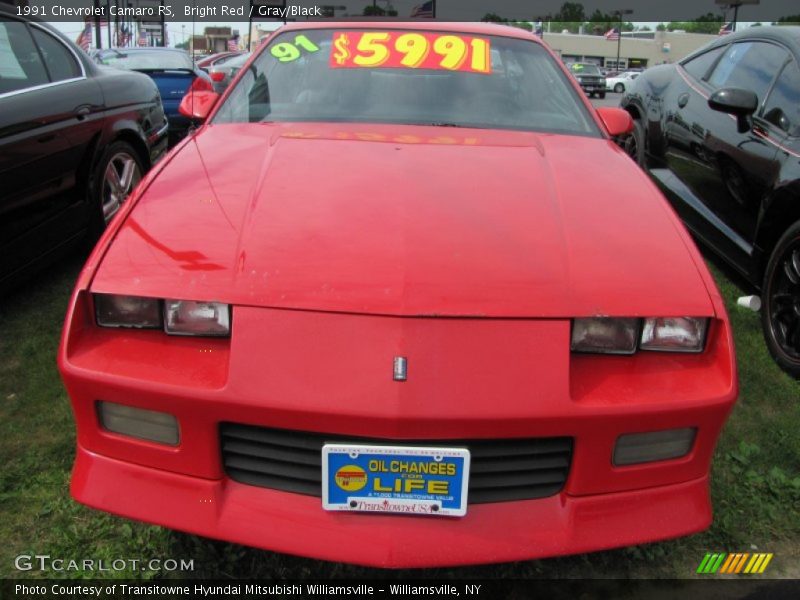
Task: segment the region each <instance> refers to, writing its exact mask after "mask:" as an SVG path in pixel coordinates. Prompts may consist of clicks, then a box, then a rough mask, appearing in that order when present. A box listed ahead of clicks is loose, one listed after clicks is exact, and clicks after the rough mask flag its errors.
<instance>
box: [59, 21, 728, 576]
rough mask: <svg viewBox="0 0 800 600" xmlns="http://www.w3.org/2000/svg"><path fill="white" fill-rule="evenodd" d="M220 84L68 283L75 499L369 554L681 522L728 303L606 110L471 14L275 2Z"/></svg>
mask: <svg viewBox="0 0 800 600" xmlns="http://www.w3.org/2000/svg"><path fill="white" fill-rule="evenodd" d="M494 52H496V53H497V56H499V57H500V59H501V61H502V64H501V65H499V68H496V67H498V65H497V64H496V63H495V61H492V60H488V59H489V57H491V56H493V53H494ZM415 67H416V68H415ZM267 82H268V84H269V85H267ZM224 98H225V100H224V101H221V100H220V99H219V96H218V95H217V94H215V93H213V92H191V93H190V95H188V96H187V97H186V98H185V99H184V101H183V102H182V104H181V110H182V111H183V112H184V113H185V114H187V115H190V116H191V118H192V119H194V120H195V121H198V122H203V123H204V124H203V125H201V126H200V127H199V128H198V129H197V131H196V133H195V134H194V136H193V138H192V143H191V144H183V145H181V146H179V147H178V148H177V149H176V151H175V153H174V154H173V155H172V156H171V157H170V160H169V162H168V163H166V164H163V163H162V165H159V166H157V167H156V170H157V172H156V173H154V174H153V176H152V177H151V178H149V179H148V184H147V185H143V186H140V187H139V188H138V191H137V194H136V198H135V199H134V200H133V201H131V202H129V203H128V206H127V208H126V211H125V215H124V218H122V219H118V220H115V221H114V223H113V231H111V232H110V233H109V235H108V236H106V237H105V238H104V240H103V243H102V244H101V245H100V246H98V248H97V249H96V250H95V253H94V254H93V256H92V257H90V259H89V263H88V266H87V267H86V268H85V269H84V271H83V272H82V274H81V277H80V279H79V281H78V282H77V285H76V289H75V292H74V295H73V298H72V301H71V305H70V308H69V312H68V315H67V317H66V321H65V329H64V333H63V337H62V345H61V348H60V351H59V368H60V371H61V374H62V376H63V378H64V382H65V384H66V387H67V390H68V392H69V395H70V397H71V400H72V406H73V410H74V413H75V418H76V422H77V429H78V446H77V458H76V463H75V467H74V470H73V474H72V486H71V490H72V494H73V496H74V497H75V498H76V499H77V500H78V501H80V502H82V503H85V504H88V505H89V506H92V507H95V508H98V509H102V510H106V511H110V512H112V513H114V514H116V515H122V516H125V517H129V518H133V519H137V520H140V521H147V522H152V523H159V524H161V525H165V526H168V527H174V528H177V529H179V530H183V531H187V532H193V533H196V534H200V535H206V536H210V537H213V538H216V539H224V540H231V541H235V542H237V543H243V544H249V545H252V546H257V547H261V548H268V549H272V550H277V551H281V552H287V553H291V554H298V555H304V556H313V557H317V558H323V559H327V560H336V561H344V562H348V563H360V564H368V565H376V566H382V567H422V566H435V565H445V564H463V563H478V562H497V561H511V560H520V559H529V558H533V557H541V556H551V555H554V554H559V555H560V554H565V553H576V552H589V551H592V550H599V549H601V548H610V547H617V546H624V545H628V544H639V543H644V542H651V541H654V540H659V539H665V538H673V537H676V536H681V535H687V534H690V533H693V532H696V531H699V530H702V529H704V528H706V527H707V526H708V525H709V523H710V522H711V506H710V500H709V489H708V475H709V467H710V461H711V457H712V455H713V451H714V446H715V443H716V440H717V436H718V434H719V432H720V429H721V427H722V425H723V423H724V422H725V419H726V417H727V415H728V413H729V412H730V410H731V408H732V404H733V402H734V400H735V397H736V394H737V383H736V362H735V360H734V353H733V341H732V337H731V330H730V324H729V322H728V318H727V316H726V313H725V307H724V305H723V302H722V300H721V297H720V294H719V292H718V291H717V289H716V286H715V284H714V280H713V279H712V277H711V275H710V274H709V272H708V270H707V269H706V267H705V264H704V263H703V261H702V259H701V257H700V255H699V253H698V252H697V250H696V248H695V247H694V245H693V244H692V241H691V238H690V237H689V235H688V233H687V232H686V231H685V230H684V228H683V227H682V226H681V224H680V221H679V220H678V218H677V217H676V216H675V215H674V213H673V212H672V211H671V210H670V209H669V207H668V205H667V204H666V201H665V200H664V198H663V197H662V196H661V194H660V193H659V192H658V190H657V188H656V186H655V185H654V184H653V183H652V182H651V181H650V180H649V179H648V178H647V177H646V176H645V175H644V174H643V173H642V172H641V170H640V169H639V168H638V167H637V166H636V165H635V164H634V163H633V162H632V161H631V160H630V159H629V158H628V156H626V154H625V152H624V151H623V149H622V148H620V147H619V146H617V145H616V144H615V143H614V141H613V138H614V136H617V135H620V134H623V133H625V132H629V131H630V128H631V125H632V123H631V118H630V115H629V114H628V113H626V112H625V111H623V110H621V109H619V108H611V107H606V108H600V109H597V110H595V109H593V108H592V106H591V103H590V102H589V101H588V100H587V98H586V97H585V95H584V94H583V93H582V91H581V89H580V87H579V86H578V85H577V83H576V82H575V80H574V79H573V78H572V77H571V76H570V75H569V72H568V71H567V70H566V69H565V68H564V67H563V66H562V65H561V63H560V62H559V59H558V58H557V57H556V56H555V55H554V54H553V53H552V51H551V50H550V49H549V48H548V47H547V46H546V45H545V44H544V43H543V42H542V41H541V40H540V39H539V38H538V37H536V36H534V35H533V34H531V33H530V32H526V31H524V30H522V29H518V28H513V27H505V26H501V25H496V24H488V23H440V22H430V21H429V22H425V23H423V22H410V23H408V22H406V23H398V22H392V23H391V24H383V23H368V24H364V23H354V22H344V23H331V22H327V21H326V22H316V23H313V22H304V23H294V24H289V25H287V26H285V27H283V28H282V29H280V30H279V31H278V32H277V33H275V34H273V35H271V36H270V38H269V39H268V40H267V42H266V43H265V44H263V45H262V46H261V47H260V48H259V49H258V50H257V51H256V55H255V56H254V57H253V59H252V60H251V62H250V63H249V65H248V67H247V69H246V70H245V71H243V72H242V73H240V75H239V76H238V77H237V78H236V81H235V82H234V84H233V86H232V87H231V88H230V89H229V90H228V91H227V92H226V94H225V96H224ZM576 169H578V170H579V171H580V176H576ZM412 476H413V477H412ZM343 513H349V514H343ZM375 513H379V515H378V516H376V514H375ZM343 540H357V541H358V543H342V542H343ZM430 540H435V543H430Z"/></svg>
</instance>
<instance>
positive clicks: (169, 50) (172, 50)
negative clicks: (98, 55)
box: [98, 46, 187, 54]
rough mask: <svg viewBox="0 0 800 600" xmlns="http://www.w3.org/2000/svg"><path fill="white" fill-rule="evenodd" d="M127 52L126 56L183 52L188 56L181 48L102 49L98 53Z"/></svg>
mask: <svg viewBox="0 0 800 600" xmlns="http://www.w3.org/2000/svg"><path fill="white" fill-rule="evenodd" d="M120 51H125V53H126V54H131V53H134V52H181V53H183V54H187V52H186V50H181V49H180V48H162V47H161V46H147V47H144V48H102V49H100V50H98V52H120Z"/></svg>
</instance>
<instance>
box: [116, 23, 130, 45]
mask: <svg viewBox="0 0 800 600" xmlns="http://www.w3.org/2000/svg"><path fill="white" fill-rule="evenodd" d="M130 41H131V32H130V29H128V26H127V25H123V26H122V27H120V28H118V29H117V47H118V48H124V47H126V46H127V45H128V42H130Z"/></svg>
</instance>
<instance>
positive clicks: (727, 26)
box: [718, 21, 733, 35]
mask: <svg viewBox="0 0 800 600" xmlns="http://www.w3.org/2000/svg"><path fill="white" fill-rule="evenodd" d="M729 33H733V22H732V21H729V22H728V23H723V24H722V27H720V28H719V34H718V35H728V34H729Z"/></svg>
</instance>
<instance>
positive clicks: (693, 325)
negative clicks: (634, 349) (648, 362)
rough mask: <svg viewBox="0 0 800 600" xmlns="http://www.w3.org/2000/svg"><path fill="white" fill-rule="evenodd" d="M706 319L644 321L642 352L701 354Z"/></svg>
mask: <svg viewBox="0 0 800 600" xmlns="http://www.w3.org/2000/svg"><path fill="white" fill-rule="evenodd" d="M706 329H708V319H696V318H693V317H661V318H655V319H645V320H644V327H642V341H641V344H640V345H639V347H640V348H641V349H642V350H656V351H659V352H702V351H703V345H704V343H705V339H706Z"/></svg>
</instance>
